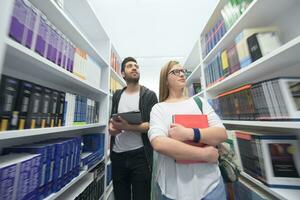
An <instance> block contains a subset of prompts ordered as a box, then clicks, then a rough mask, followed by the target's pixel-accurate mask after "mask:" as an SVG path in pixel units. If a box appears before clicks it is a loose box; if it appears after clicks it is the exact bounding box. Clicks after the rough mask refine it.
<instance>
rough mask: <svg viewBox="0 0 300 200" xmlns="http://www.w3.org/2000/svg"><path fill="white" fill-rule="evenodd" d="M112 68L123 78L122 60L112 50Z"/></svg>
mask: <svg viewBox="0 0 300 200" xmlns="http://www.w3.org/2000/svg"><path fill="white" fill-rule="evenodd" d="M110 55H111V56H110V67H111V68H112V69H113V70H114V71H115V72H117V74H119V75H120V76H121V60H120V58H119V56H118V54H117V53H116V52H114V51H113V50H111V54H110Z"/></svg>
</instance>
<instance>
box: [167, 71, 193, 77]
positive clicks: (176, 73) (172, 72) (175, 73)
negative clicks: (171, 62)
mask: <svg viewBox="0 0 300 200" xmlns="http://www.w3.org/2000/svg"><path fill="white" fill-rule="evenodd" d="M188 72H189V71H188V70H187V69H173V70H171V71H170V72H169V74H174V75H175V76H180V73H183V75H184V76H186V75H187V73H188Z"/></svg>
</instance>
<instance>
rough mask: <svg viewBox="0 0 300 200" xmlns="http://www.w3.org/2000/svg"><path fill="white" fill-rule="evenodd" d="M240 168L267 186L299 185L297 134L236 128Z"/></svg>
mask: <svg viewBox="0 0 300 200" xmlns="http://www.w3.org/2000/svg"><path fill="white" fill-rule="evenodd" d="M235 134H236V138H237V143H238V148H239V152H240V157H241V162H242V165H243V170H244V171H245V172H246V173H247V174H249V175H251V176H253V177H254V178H256V179H258V180H259V181H261V182H263V183H264V184H266V185H268V186H270V187H282V188H297V189H299V188H300V146H299V141H298V139H297V136H296V135H291V134H288V135H283V134H270V133H254V132H245V131H236V133H235Z"/></svg>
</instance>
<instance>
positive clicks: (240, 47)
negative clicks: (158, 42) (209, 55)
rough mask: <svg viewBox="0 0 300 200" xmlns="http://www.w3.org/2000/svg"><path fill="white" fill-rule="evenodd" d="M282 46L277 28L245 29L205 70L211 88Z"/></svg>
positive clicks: (207, 83)
mask: <svg viewBox="0 0 300 200" xmlns="http://www.w3.org/2000/svg"><path fill="white" fill-rule="evenodd" d="M280 46H281V42H280V40H279V37H278V29H277V28H276V27H256V28H248V29H244V30H243V31H242V32H241V33H239V34H238V36H237V37H236V38H235V41H232V43H231V44H230V45H229V46H228V47H227V48H225V49H224V50H222V51H221V52H219V53H218V54H217V55H216V56H215V57H214V58H213V59H212V60H211V61H210V62H209V63H208V64H207V65H206V66H205V68H204V73H205V76H206V77H208V78H206V86H207V87H210V86H212V85H214V84H215V83H217V82H219V81H221V80H223V79H224V78H226V77H227V76H229V75H231V74H233V73H235V72H236V71H238V70H240V69H241V68H244V67H246V66H248V65H249V64H251V63H252V62H254V61H256V60H258V59H259V58H261V57H263V56H265V55H267V54H268V53H270V52H272V51H273V50H275V49H276V48H278V47H280Z"/></svg>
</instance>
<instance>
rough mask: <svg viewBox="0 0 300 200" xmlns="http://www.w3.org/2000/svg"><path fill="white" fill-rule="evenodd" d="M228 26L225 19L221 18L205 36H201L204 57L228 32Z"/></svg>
mask: <svg viewBox="0 0 300 200" xmlns="http://www.w3.org/2000/svg"><path fill="white" fill-rule="evenodd" d="M226 31H227V30H226V27H225V23H224V19H219V20H218V21H217V23H216V24H215V25H214V26H213V28H212V29H211V30H209V31H208V32H207V33H206V34H205V35H204V37H201V46H202V49H204V51H203V53H202V54H203V55H202V56H203V57H205V56H206V55H208V54H209V52H210V51H211V50H212V49H213V48H214V47H215V46H216V45H217V43H218V42H219V41H220V40H221V39H222V37H223V36H224V35H225V34H226Z"/></svg>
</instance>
